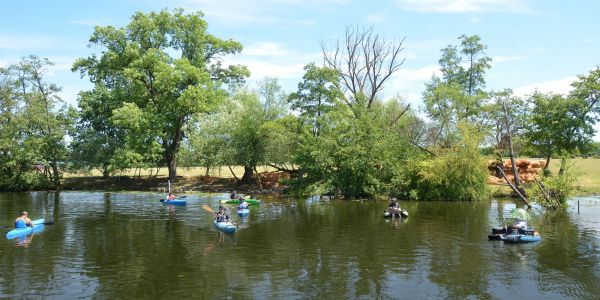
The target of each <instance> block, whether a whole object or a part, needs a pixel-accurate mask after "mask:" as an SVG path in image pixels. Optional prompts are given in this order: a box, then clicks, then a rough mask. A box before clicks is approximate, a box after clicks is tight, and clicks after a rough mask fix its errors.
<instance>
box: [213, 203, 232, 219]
mask: <svg viewBox="0 0 600 300" xmlns="http://www.w3.org/2000/svg"><path fill="white" fill-rule="evenodd" d="M215 220H217V222H227V221H229V216H228V215H227V213H226V209H225V206H223V205H219V211H217V213H216V216H215Z"/></svg>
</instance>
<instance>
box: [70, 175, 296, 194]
mask: <svg viewBox="0 0 600 300" xmlns="http://www.w3.org/2000/svg"><path fill="white" fill-rule="evenodd" d="M286 189H287V187H286V186H283V185H279V186H275V187H272V188H269V189H267V188H261V187H260V186H259V184H258V183H256V184H239V183H237V182H236V180H235V178H223V177H211V176H192V177H178V178H177V179H176V180H175V181H174V182H171V191H172V192H174V193H177V194H185V193H189V192H206V193H231V192H232V191H234V190H235V191H237V192H238V193H243V194H259V195H283V194H284V192H285V190H286ZM61 190H63V191H76V190H88V191H111V192H118V191H129V192H161V193H163V192H164V193H166V192H168V179H166V178H164V177H139V178H134V177H129V176H118V177H109V178H102V177H97V176H82V177H69V178H64V179H63V183H62V186H61Z"/></svg>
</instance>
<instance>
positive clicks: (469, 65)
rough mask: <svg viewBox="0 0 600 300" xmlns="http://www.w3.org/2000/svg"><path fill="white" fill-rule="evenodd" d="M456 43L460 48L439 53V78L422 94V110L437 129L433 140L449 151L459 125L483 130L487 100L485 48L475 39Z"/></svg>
mask: <svg viewBox="0 0 600 300" xmlns="http://www.w3.org/2000/svg"><path fill="white" fill-rule="evenodd" d="M458 39H459V40H460V46H457V45H448V46H447V47H446V48H444V49H442V57H441V58H440V60H439V64H440V68H441V71H442V76H441V77H437V76H433V78H432V79H431V81H430V82H429V83H427V84H426V89H425V92H424V93H423V98H424V102H425V110H426V112H427V114H428V115H429V117H430V118H431V119H432V120H433V121H434V122H435V124H436V127H437V135H436V136H435V137H434V138H435V139H436V140H437V144H438V145H440V146H442V147H449V146H450V145H451V143H452V142H453V140H454V139H456V137H457V132H456V128H457V124H458V123H459V122H471V123H475V124H477V125H478V126H480V127H482V129H483V127H485V126H486V125H487V122H488V121H489V119H488V118H486V116H487V113H486V112H487V110H488V107H487V106H488V103H487V102H486V101H487V100H488V98H489V97H488V94H487V93H486V91H485V90H484V88H485V73H486V71H487V70H488V69H489V68H490V67H491V65H490V62H491V58H489V57H488V56H486V55H485V50H486V49H487V46H485V45H484V44H482V43H481V38H480V37H479V36H477V35H473V36H466V35H461V36H460V37H459V38H458Z"/></svg>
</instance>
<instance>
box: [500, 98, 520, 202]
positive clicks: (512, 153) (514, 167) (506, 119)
mask: <svg viewBox="0 0 600 300" xmlns="http://www.w3.org/2000/svg"><path fill="white" fill-rule="evenodd" d="M502 108H503V110H504V125H505V126H506V135H507V136H508V152H509V155H510V163H511V166H512V172H513V176H514V178H515V187H516V188H517V189H519V191H521V190H522V189H520V186H521V178H519V170H518V169H517V165H516V164H515V151H514V148H513V143H512V130H511V129H510V121H509V116H508V108H506V102H505V101H504V100H502Z"/></svg>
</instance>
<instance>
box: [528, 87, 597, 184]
mask: <svg viewBox="0 0 600 300" xmlns="http://www.w3.org/2000/svg"><path fill="white" fill-rule="evenodd" d="M531 105H532V106H533V107H532V110H531V113H530V120H529V122H528V127H527V131H526V132H525V138H526V139H527V145H528V147H530V148H531V149H533V151H535V152H537V153H540V154H542V155H543V156H544V157H545V158H546V166H545V168H548V166H549V164H550V159H551V158H552V157H553V156H557V155H558V156H569V155H573V154H576V153H579V152H585V150H586V149H587V148H588V147H589V146H590V144H591V142H592V139H593V137H594V128H593V125H594V124H595V122H596V119H595V118H594V116H593V115H592V114H590V113H589V112H590V110H589V104H588V103H587V102H586V101H585V100H584V99H582V98H576V97H565V96H562V95H559V94H542V93H535V94H533V95H532V97H531ZM562 169H563V168H562V165H561V173H562Z"/></svg>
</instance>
